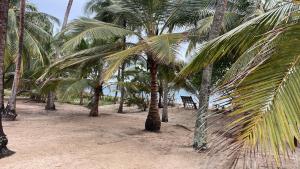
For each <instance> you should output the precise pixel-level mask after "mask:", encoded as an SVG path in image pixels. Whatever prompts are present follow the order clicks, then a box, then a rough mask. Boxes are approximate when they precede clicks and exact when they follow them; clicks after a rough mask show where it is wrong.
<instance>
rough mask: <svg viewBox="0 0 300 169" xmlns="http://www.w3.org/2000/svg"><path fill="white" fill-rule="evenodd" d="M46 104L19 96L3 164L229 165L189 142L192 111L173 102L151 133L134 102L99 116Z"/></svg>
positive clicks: (142, 168)
mask: <svg viewBox="0 0 300 169" xmlns="http://www.w3.org/2000/svg"><path fill="white" fill-rule="evenodd" d="M43 109H44V105H43V104H37V103H26V102H25V101H19V102H18V112H19V116H18V120H17V121H15V122H4V127H5V132H6V134H7V135H8V138H9V148H10V149H11V150H13V151H16V154H14V155H13V156H11V157H8V158H4V159H1V160H0V168H1V169H225V168H226V158H227V156H226V155H224V154H220V155H215V156H214V157H210V156H207V155H206V153H197V152H195V151H193V149H192V148H191V142H192V137H193V132H192V130H193V126H194V119H195V113H194V112H193V111H189V110H184V109H183V108H179V107H176V108H172V109H171V110H170V113H169V120H170V122H169V123H167V124H166V123H163V124H162V130H161V132H160V133H150V132H145V131H143V129H144V121H145V118H146V112H138V111H137V110H136V109H134V108H125V110H126V111H127V112H128V113H127V114H117V113H115V112H116V110H117V106H115V105H113V106H103V107H100V111H101V116H100V117H97V118H91V117H88V116H87V115H88V109H86V108H84V107H81V106H75V105H68V104H57V109H58V110H57V111H55V112H47V111H45V110H43ZM179 125H184V126H186V127H187V128H188V129H190V130H188V129H186V128H183V127H180V126H179ZM297 155H298V156H300V153H299V150H298V152H297V154H296V156H297ZM264 166H266V165H265V164H264V163H259V164H256V166H254V167H253V168H264ZM237 168H242V165H241V164H239V165H238V167H237ZM285 168H287V169H299V168H300V163H299V161H297V158H292V160H291V161H290V162H288V165H287V167H285Z"/></svg>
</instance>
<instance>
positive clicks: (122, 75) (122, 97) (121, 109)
mask: <svg viewBox="0 0 300 169" xmlns="http://www.w3.org/2000/svg"><path fill="white" fill-rule="evenodd" d="M124 80H125V63H123V64H122V68H121V78H120V82H124ZM119 87H120V91H121V97H120V104H119V109H118V113H123V107H124V99H125V98H124V97H125V87H124V85H121V86H119Z"/></svg>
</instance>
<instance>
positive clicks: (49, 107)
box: [45, 91, 56, 110]
mask: <svg viewBox="0 0 300 169" xmlns="http://www.w3.org/2000/svg"><path fill="white" fill-rule="evenodd" d="M54 101H55V94H54V93H53V92H51V91H50V92H48V96H47V102H46V106H45V109H46V110H56V109H55V103H54Z"/></svg>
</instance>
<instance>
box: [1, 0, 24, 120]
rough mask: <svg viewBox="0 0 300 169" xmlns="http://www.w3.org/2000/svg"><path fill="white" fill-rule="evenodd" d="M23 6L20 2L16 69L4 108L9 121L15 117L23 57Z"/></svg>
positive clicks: (21, 1) (22, 0)
mask: <svg viewBox="0 0 300 169" xmlns="http://www.w3.org/2000/svg"><path fill="white" fill-rule="evenodd" d="M25 6H26V1H25V0H20V16H19V18H20V21H19V43H18V44H19V46H18V55H17V58H16V69H15V75H14V82H13V86H12V92H11V96H10V99H9V101H8V104H7V108H6V112H7V115H8V116H9V119H10V120H14V119H15V118H16V117H17V114H16V110H15V107H16V97H17V90H18V86H19V82H20V77H21V62H22V55H23V45H24V44H23V42H24V30H25V29H24V19H25Z"/></svg>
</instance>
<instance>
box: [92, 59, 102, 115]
mask: <svg viewBox="0 0 300 169" xmlns="http://www.w3.org/2000/svg"><path fill="white" fill-rule="evenodd" d="M98 66H99V67H98V83H97V85H96V87H95V88H94V97H93V101H92V107H91V111H90V116H91V117H98V116H99V100H100V94H101V93H102V85H103V81H102V69H103V60H102V59H100V60H99V65H98Z"/></svg>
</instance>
